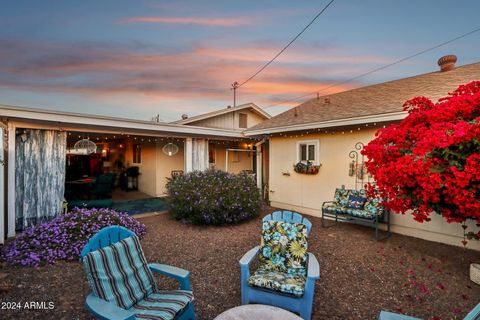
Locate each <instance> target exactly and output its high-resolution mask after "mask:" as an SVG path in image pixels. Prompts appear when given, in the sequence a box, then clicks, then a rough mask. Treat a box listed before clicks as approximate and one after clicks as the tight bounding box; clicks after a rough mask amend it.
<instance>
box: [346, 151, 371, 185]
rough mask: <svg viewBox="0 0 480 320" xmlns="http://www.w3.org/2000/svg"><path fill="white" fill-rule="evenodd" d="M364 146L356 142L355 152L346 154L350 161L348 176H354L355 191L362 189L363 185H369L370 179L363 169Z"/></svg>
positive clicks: (365, 169) (364, 168)
mask: <svg viewBox="0 0 480 320" xmlns="http://www.w3.org/2000/svg"><path fill="white" fill-rule="evenodd" d="M364 146H365V145H364V144H363V143H362V142H357V143H356V144H355V150H352V151H350V153H349V154H348V156H349V157H350V158H351V159H352V162H350V164H349V167H348V175H349V176H355V190H361V189H364V186H365V183H370V179H371V178H372V176H371V175H370V174H369V173H368V172H367V168H366V167H365V156H364V155H363V154H362V149H363V147H364Z"/></svg>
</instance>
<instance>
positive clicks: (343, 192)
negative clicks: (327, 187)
mask: <svg viewBox="0 0 480 320" xmlns="http://www.w3.org/2000/svg"><path fill="white" fill-rule="evenodd" d="M350 195H352V196H356V197H364V198H366V199H367V202H365V206H364V210H366V211H369V212H371V213H372V214H377V215H379V216H383V214H384V212H385V209H384V208H383V206H381V205H380V199H376V198H375V199H371V198H368V197H367V195H366V194H365V190H364V189H360V190H354V189H345V188H337V189H335V196H334V199H335V202H336V203H337V204H338V205H340V206H342V207H345V206H346V205H347V203H348V197H349V196H350Z"/></svg>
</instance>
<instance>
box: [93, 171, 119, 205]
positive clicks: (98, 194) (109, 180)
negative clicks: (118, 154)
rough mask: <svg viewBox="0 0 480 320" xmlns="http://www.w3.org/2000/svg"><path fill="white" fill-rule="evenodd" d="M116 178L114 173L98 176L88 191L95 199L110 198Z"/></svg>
mask: <svg viewBox="0 0 480 320" xmlns="http://www.w3.org/2000/svg"><path fill="white" fill-rule="evenodd" d="M116 177H117V175H116V174H115V173H107V174H102V175H99V176H98V177H97V179H96V180H95V184H94V185H93V188H92V189H91V190H90V194H91V195H92V196H93V197H94V198H96V199H104V198H111V197H112V190H113V186H114V184H115V179H116Z"/></svg>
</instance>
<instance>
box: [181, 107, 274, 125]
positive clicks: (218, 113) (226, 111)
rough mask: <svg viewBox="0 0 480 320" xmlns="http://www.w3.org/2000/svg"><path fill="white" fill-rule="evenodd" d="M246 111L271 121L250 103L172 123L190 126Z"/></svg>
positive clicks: (269, 116) (264, 113) (262, 111)
mask: <svg viewBox="0 0 480 320" xmlns="http://www.w3.org/2000/svg"><path fill="white" fill-rule="evenodd" d="M244 109H251V110H252V111H253V112H255V113H256V114H258V115H259V116H260V117H262V118H264V119H270V118H271V117H272V116H271V115H269V114H268V113H267V112H266V111H264V110H263V109H262V108H260V107H259V106H257V105H256V104H255V103H252V102H250V103H245V104H242V105H239V106H236V107H233V108H232V107H229V108H223V109H220V110H216V111H212V112H207V113H202V114H199V115H198V116H194V117H190V118H187V119H181V120H177V121H173V122H172V123H176V124H190V123H192V122H196V121H200V120H204V119H208V118H213V117H216V116H219V115H222V114H226V113H230V112H234V111H240V110H244Z"/></svg>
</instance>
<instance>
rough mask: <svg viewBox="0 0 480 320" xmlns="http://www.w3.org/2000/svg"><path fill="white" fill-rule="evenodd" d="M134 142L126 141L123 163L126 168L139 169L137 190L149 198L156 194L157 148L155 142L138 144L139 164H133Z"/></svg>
mask: <svg viewBox="0 0 480 320" xmlns="http://www.w3.org/2000/svg"><path fill="white" fill-rule="evenodd" d="M135 143H137V142H135V141H133V142H132V141H128V142H127V143H126V150H125V163H126V166H127V168H128V167H131V166H137V167H139V172H140V176H139V177H138V190H139V191H141V192H143V193H146V194H148V195H150V196H155V195H156V194H157V185H156V178H155V177H156V176H157V166H156V158H157V147H156V143H155V142H138V143H140V145H141V147H142V151H141V152H142V156H141V163H133V145H134V144H135Z"/></svg>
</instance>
